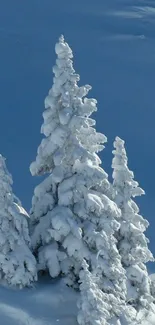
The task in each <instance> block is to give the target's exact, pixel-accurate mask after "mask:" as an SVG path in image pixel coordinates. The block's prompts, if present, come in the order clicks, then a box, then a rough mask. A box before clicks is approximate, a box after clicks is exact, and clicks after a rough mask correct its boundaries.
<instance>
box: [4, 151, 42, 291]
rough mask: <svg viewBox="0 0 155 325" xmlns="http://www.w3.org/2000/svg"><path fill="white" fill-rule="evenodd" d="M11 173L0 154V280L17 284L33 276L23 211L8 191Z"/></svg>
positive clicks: (10, 187) (31, 279)
mask: <svg viewBox="0 0 155 325" xmlns="http://www.w3.org/2000/svg"><path fill="white" fill-rule="evenodd" d="M12 183H13V182H12V177H11V175H10V173H9V172H8V170H7V168H6V164H5V159H4V158H3V157H2V155H0V281H1V282H5V283H6V284H8V285H12V286H18V287H20V288H22V287H25V286H30V285H32V283H33V282H34V281H35V280H36V279H37V274H36V261H35V258H34V256H33V255H32V253H31V251H30V237H29V231H28V222H27V218H28V217H29V216H28V214H27V212H26V211H25V210H24V208H23V207H22V206H21V203H20V201H19V200H18V198H17V197H16V196H15V195H14V194H13V192H12Z"/></svg>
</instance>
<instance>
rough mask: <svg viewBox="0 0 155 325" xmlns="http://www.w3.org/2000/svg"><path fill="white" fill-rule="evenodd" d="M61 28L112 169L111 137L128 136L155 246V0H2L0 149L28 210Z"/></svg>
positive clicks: (131, 162) (105, 161) (154, 246)
mask: <svg viewBox="0 0 155 325" xmlns="http://www.w3.org/2000/svg"><path fill="white" fill-rule="evenodd" d="M62 33H63V34H64V35H65V37H66V40H67V41H68V42H69V44H70V46H71V47H72V49H73V51H74V65H75V68H76V71H77V72H78V73H80V76H81V84H84V83H89V84H91V85H92V91H91V96H92V97H93V96H94V97H95V98H97V100H98V112H97V115H96V119H97V129H98V131H102V132H103V133H104V134H105V135H106V136H107V137H108V144H107V146H106V149H105V150H104V151H103V155H102V159H103V164H104V168H105V170H106V171H107V172H108V173H109V174H110V173H111V169H110V164H111V159H112V155H111V149H112V142H113V140H114V137H115V136H116V135H118V136H120V137H122V138H123V139H124V140H125V141H126V147H127V153H128V157H129V167H130V168H131V170H134V172H135V178H136V179H137V180H138V181H139V183H140V185H141V186H142V187H143V188H144V190H145V191H146V196H145V197H143V198H140V202H139V204H140V207H141V212H142V214H143V215H144V216H145V217H146V218H147V219H148V220H149V221H150V222H151V227H150V228H149V229H148V236H149V238H150V241H151V244H150V247H151V249H152V251H153V252H154V253H155V242H154V227H155V218H154V177H153V176H152V175H153V166H154V164H155V153H154V138H155V129H154V117H155V109H154V84H155V41H154V37H155V4H154V1H153V0H152V1H143V0H140V1H136V0H134V1H132V0H131V1H128V0H110V1H108V0H104V1H103V0H97V1H93V0H89V1H87V0H84V1H82V0H80V1H74V2H73V1H71V0H67V1H66V2H65V3H64V2H63V1H62V0H61V1H60V0H57V1H55V0H53V1H50V0H45V1H44V2H42V1H40V0H31V1H30V0H27V1H22V2H21V1H19V0H14V1H13V2H12V1H11V0H5V1H4V0H3V1H1V4H0V39H1V60H0V71H1V73H0V89H1V91H0V93H1V110H0V120H1V128H0V148H1V150H0V151H1V153H2V154H3V155H4V156H6V157H7V164H8V167H9V169H10V171H11V173H12V174H13V177H14V190H15V192H16V193H17V195H18V196H20V198H21V200H22V202H23V205H24V206H25V207H26V208H27V209H29V207H30V204H31V196H32V193H33V188H34V185H35V184H36V183H37V182H38V180H37V179H35V178H32V177H31V175H30V173H29V164H30V163H31V161H32V160H33V159H34V155H35V150H36V147H37V145H38V143H39V141H40V138H39V131H40V126H41V122H42V117H41V114H42V111H43V101H44V98H45V96H46V94H47V90H48V89H49V88H50V86H51V84H52V65H53V63H54V62H55V53H54V44H55V42H56V41H57V39H58V37H59V35H60V34H62ZM150 268H151V266H150ZM151 271H153V266H152V270H151Z"/></svg>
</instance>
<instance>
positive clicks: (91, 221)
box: [30, 36, 126, 299]
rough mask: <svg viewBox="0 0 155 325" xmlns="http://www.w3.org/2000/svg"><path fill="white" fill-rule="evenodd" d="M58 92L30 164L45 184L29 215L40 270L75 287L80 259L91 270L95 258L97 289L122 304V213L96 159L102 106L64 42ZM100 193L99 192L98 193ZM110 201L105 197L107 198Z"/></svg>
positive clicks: (52, 98) (54, 88)
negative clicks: (98, 116)
mask: <svg viewBox="0 0 155 325" xmlns="http://www.w3.org/2000/svg"><path fill="white" fill-rule="evenodd" d="M55 51H56V55H57V59H56V65H55V66H54V68H53V72H54V79H53V86H52V88H51V90H50V91H49V94H48V96H47V97H46V99H45V110H44V112H43V118H44V122H43V125H42V127H41V132H42V133H43V134H44V136H45V137H44V138H43V140H42V141H41V144H40V146H39V148H38V151H37V157H36V160H35V161H34V162H33V163H32V164H31V166H30V170H31V173H32V175H45V176H46V178H45V179H44V180H43V181H42V182H41V183H40V184H39V185H38V186H37V187H36V188H35V191H34V196H33V199H32V209H31V233H32V246H33V251H34V253H35V256H36V258H37V261H38V268H39V269H40V270H48V271H49V273H50V275H51V276H52V277H56V276H58V275H59V274H64V275H65V276H66V281H67V283H68V284H69V285H73V286H74V287H75V286H76V285H78V278H79V272H80V269H81V263H82V260H83V258H85V259H86V261H87V262H88V264H89V267H90V268H91V269H92V270H93V269H94V268H95V267H96V256H97V254H98V265H99V267H98V273H99V278H100V288H101V289H102V290H103V291H104V292H106V293H114V294H115V296H116V297H118V299H125V295H126V287H125V272H124V269H123V268H122V266H121V260H120V256H119V253H118V250H117V248H116V239H115V237H114V233H115V232H116V231H118V229H119V226H120V225H119V218H120V210H119V209H118V208H117V205H116V204H115V203H114V202H113V201H111V200H110V198H109V197H110V196H109V197H108V196H107V195H106V193H108V192H110V184H109V182H108V179H107V174H106V172H105V171H104V170H103V169H102V168H101V167H100V164H101V161H100V159H99V157H98V155H97V153H98V152H99V151H101V150H102V149H103V148H104V146H103V144H104V142H105V141H106V137H105V136H104V135H103V134H101V133H97V132H96V130H95V128H94V126H95V121H94V120H93V119H92V118H90V115H91V114H92V113H93V112H95V111H96V110H97V107H96V104H97V101H96V100H95V99H92V98H87V97H86V95H87V93H88V92H89V90H90V89H91V87H90V86H89V85H86V86H82V87H79V86H78V81H79V75H77V74H76V73H75V71H74V68H73V63H72V58H73V54H72V51H71V49H70V47H69V45H68V44H67V43H66V42H65V41H64V38H63V36H61V37H60V39H59V42H58V43H57V44H56V46H55ZM100 189H101V190H100ZM104 193H105V194H104Z"/></svg>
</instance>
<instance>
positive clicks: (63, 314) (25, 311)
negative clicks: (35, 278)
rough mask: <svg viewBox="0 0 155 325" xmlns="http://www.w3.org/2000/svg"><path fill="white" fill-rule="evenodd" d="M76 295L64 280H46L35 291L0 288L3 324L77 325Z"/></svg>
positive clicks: (1, 322) (0, 316) (0, 308)
mask: <svg viewBox="0 0 155 325" xmlns="http://www.w3.org/2000/svg"><path fill="white" fill-rule="evenodd" d="M76 301H77V293H75V292H74V291H73V290H72V289H69V288H68V287H66V286H65V285H64V284H63V282H62V281H59V282H52V281H51V280H49V281H44V283H43V282H42V283H39V284H37V285H36V286H35V287H34V288H33V289H23V290H12V289H8V288H5V287H0V324H1V325H56V324H59V325H76V324H77V322H76V314H77V308H76Z"/></svg>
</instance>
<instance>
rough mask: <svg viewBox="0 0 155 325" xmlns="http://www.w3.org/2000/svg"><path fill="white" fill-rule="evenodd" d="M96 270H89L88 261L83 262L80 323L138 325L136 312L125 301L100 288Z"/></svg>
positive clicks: (79, 304) (79, 303)
mask: <svg viewBox="0 0 155 325" xmlns="http://www.w3.org/2000/svg"><path fill="white" fill-rule="evenodd" d="M96 274H97V272H96V270H94V271H93V273H92V272H90V271H89V267H88V264H87V262H86V261H85V260H84V261H83V262H82V269H81V271H80V280H79V282H80V297H79V299H78V304H77V306H78V317H77V320H78V323H79V325H85V324H88V325H95V324H96V325H137V324H139V323H138V321H137V320H136V313H135V312H134V310H133V308H128V307H127V305H126V302H125V301H121V300H120V301H118V299H117V297H115V296H114V295H113V294H107V293H105V292H103V291H102V290H100V287H99V283H100V281H99V279H98V277H97V276H96Z"/></svg>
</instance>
